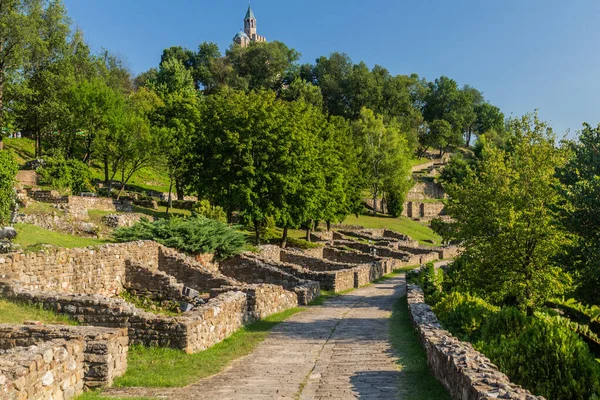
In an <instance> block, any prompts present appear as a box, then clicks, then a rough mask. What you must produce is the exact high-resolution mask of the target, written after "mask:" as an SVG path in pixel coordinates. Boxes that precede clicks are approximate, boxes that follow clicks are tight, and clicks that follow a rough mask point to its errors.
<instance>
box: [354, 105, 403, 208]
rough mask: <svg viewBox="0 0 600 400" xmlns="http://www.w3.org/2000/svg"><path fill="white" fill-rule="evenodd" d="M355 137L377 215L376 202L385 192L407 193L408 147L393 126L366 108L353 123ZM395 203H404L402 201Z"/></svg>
mask: <svg viewBox="0 0 600 400" xmlns="http://www.w3.org/2000/svg"><path fill="white" fill-rule="evenodd" d="M354 136H355V138H356V141H357V143H358V144H359V146H360V160H361V163H362V165H363V166H364V168H365V169H364V174H365V177H366V182H367V185H368V188H369V190H370V191H371V196H372V198H373V203H374V204H373V212H374V213H376V212H377V211H378V210H377V206H376V205H377V201H378V199H379V198H380V197H381V196H382V195H383V194H384V193H385V192H386V190H388V189H389V190H392V189H393V190H394V192H397V193H401V192H402V191H404V190H408V186H409V185H410V181H409V180H408V179H407V176H409V164H408V160H409V159H410V154H409V151H408V146H407V143H406V139H405V138H404V137H403V136H402V135H401V134H400V132H399V130H398V128H397V127H396V126H393V125H391V126H386V125H385V124H384V122H383V117H382V116H381V115H375V114H374V113H373V111H371V110H369V109H367V108H364V109H363V110H362V111H361V113H360V118H359V119H358V120H357V121H356V122H355V123H354ZM400 197H402V196H401V195H400ZM398 200H399V201H400V202H403V199H398Z"/></svg>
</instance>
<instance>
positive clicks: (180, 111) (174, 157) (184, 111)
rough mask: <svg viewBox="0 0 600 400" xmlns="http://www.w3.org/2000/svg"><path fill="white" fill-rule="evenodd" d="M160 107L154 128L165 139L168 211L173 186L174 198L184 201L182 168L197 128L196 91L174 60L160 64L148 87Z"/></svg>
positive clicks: (182, 66)
mask: <svg viewBox="0 0 600 400" xmlns="http://www.w3.org/2000/svg"><path fill="white" fill-rule="evenodd" d="M150 87H151V88H153V89H154V90H156V92H157V93H158V95H159V96H160V98H161V99H162V102H163V104H162V105H161V106H160V107H159V109H158V110H157V121H156V122H157V124H158V125H159V126H161V127H162V128H164V130H163V133H164V134H165V135H167V137H166V138H164V139H163V141H164V143H165V146H164V148H163V155H164V160H165V163H166V167H167V170H168V171H169V181H170V185H169V207H170V206H171V197H172V196H171V191H172V187H173V184H175V188H176V192H177V198H178V199H179V200H183V198H184V170H185V168H184V166H185V163H186V156H187V149H188V146H189V140H190V138H191V136H192V134H193V133H194V132H195V131H196V129H197V126H198V124H199V119H200V114H199V112H200V111H199V105H198V91H197V90H196V89H195V87H194V81H193V77H192V72H191V71H190V70H189V69H187V68H186V67H185V65H184V64H183V63H182V62H181V61H180V60H177V59H168V60H166V61H164V62H163V63H161V65H160V68H159V70H158V73H157V75H156V79H155V80H154V81H153V82H151V83H150Z"/></svg>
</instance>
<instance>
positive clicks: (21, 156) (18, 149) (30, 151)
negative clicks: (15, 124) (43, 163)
mask: <svg viewBox="0 0 600 400" xmlns="http://www.w3.org/2000/svg"><path fill="white" fill-rule="evenodd" d="M3 142H4V148H5V149H8V150H12V152H13V154H14V155H15V159H16V160H17V163H18V164H19V167H21V168H22V167H24V166H25V163H26V162H27V161H30V160H33V159H34V158H35V141H33V140H31V139H25V138H21V139H6V138H5V139H4V140H3Z"/></svg>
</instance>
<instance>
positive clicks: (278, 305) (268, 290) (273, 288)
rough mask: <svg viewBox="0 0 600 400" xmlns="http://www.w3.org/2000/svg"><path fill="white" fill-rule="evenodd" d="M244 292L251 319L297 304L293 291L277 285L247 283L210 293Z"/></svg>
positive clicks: (263, 316) (216, 294)
mask: <svg viewBox="0 0 600 400" xmlns="http://www.w3.org/2000/svg"><path fill="white" fill-rule="evenodd" d="M227 291H229V292H242V293H245V294H246V296H247V298H248V300H247V305H248V315H249V316H250V318H251V319H254V320H258V319H263V318H265V317H268V316H269V315H273V314H276V313H280V312H282V311H285V310H289V309H290V308H294V307H297V306H298V297H297V296H296V294H295V293H294V292H291V291H289V290H285V289H284V288H283V287H281V286H279V285H268V284H259V285H248V286H232V287H224V288H219V289H214V290H212V291H211V293H210V295H211V297H213V296H218V295H220V294H221V293H225V292H227Z"/></svg>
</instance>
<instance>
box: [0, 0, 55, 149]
mask: <svg viewBox="0 0 600 400" xmlns="http://www.w3.org/2000/svg"><path fill="white" fill-rule="evenodd" d="M53 3H58V0H57V1H56V2H53ZM43 10H44V1H43V0H2V1H1V2H0V148H1V147H2V146H1V145H2V142H1V138H2V136H3V132H2V129H3V128H4V124H3V120H4V111H5V101H6V99H5V98H4V94H5V87H6V84H7V82H9V80H10V78H11V76H12V74H14V73H15V72H16V71H18V70H19V69H21V68H23V65H24V63H25V61H26V60H27V59H28V56H29V54H30V52H31V49H32V48H33V47H34V45H35V43H36V42H37V41H39V40H41V38H40V37H39V32H38V28H39V26H40V24H41V23H42V15H43Z"/></svg>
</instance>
